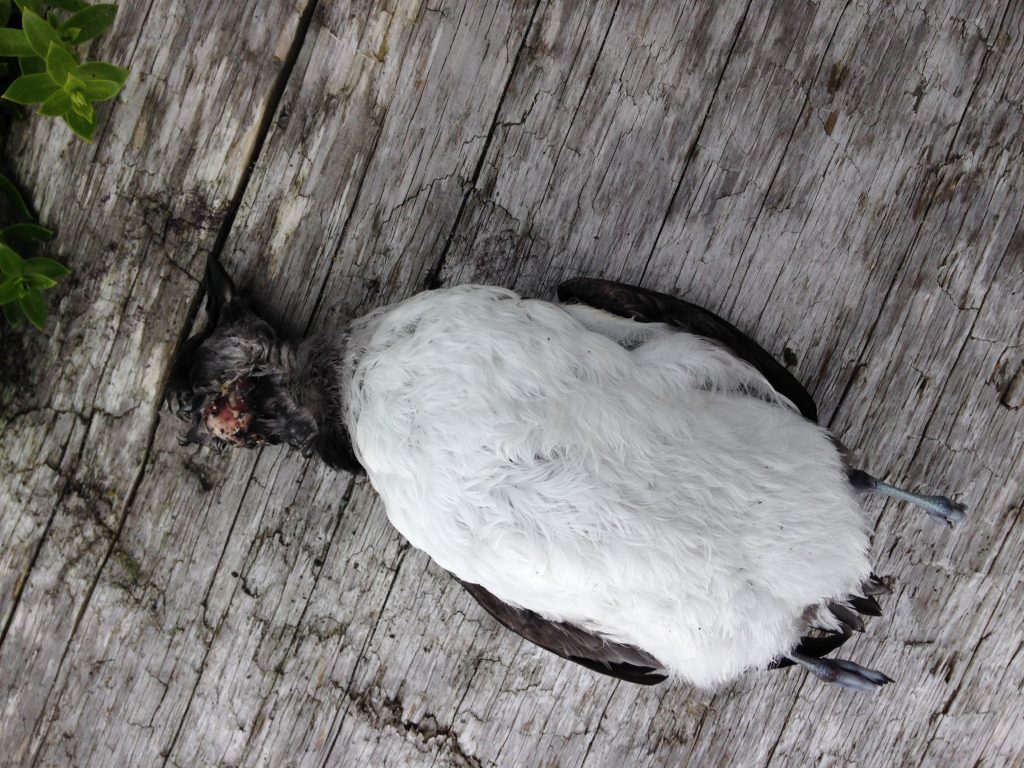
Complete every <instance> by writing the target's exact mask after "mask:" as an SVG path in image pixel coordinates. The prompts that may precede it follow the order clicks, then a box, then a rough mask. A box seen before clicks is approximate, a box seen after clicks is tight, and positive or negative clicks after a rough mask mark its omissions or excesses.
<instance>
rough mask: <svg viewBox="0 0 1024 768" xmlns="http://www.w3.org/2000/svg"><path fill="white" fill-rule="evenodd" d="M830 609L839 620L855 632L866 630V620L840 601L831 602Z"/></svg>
mask: <svg viewBox="0 0 1024 768" xmlns="http://www.w3.org/2000/svg"><path fill="white" fill-rule="evenodd" d="M828 609H829V610H830V611H831V612H832V615H833V616H835V617H836V618H837V619H839V621H840V622H841V623H842V624H844V625H846V626H847V627H849V628H850V629H852V630H853V631H854V632H863V631H864V622H863V621H861V618H860V616H858V615H857V614H856V613H855V612H854V611H853V610H851V609H850V608H847V607H846V606H845V605H842V604H840V603H829V604H828Z"/></svg>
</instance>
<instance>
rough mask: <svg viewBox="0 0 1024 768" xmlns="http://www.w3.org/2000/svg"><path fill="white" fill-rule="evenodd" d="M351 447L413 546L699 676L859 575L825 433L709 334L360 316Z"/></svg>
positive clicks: (544, 315) (732, 661)
mask: <svg viewBox="0 0 1024 768" xmlns="http://www.w3.org/2000/svg"><path fill="white" fill-rule="evenodd" d="M345 369H346V370H345V375H344V377H343V380H344V381H346V382H347V385H346V389H345V393H344V395H345V403H344V407H345V414H346V422H347V426H348V429H349V433H350V435H351V437H352V442H353V447H354V449H355V452H356V455H357V457H358V459H359V461H360V463H361V464H362V465H363V467H365V469H366V471H367V473H368V475H369V477H370V480H371V482H372V483H373V485H374V487H375V488H376V489H377V491H378V492H379V493H380V495H381V497H382V498H383V501H384V504H385V507H386V510H387V514H388V517H389V518H390V520H391V522H392V523H393V524H394V525H395V527H396V528H397V529H398V530H399V531H400V532H401V533H402V534H403V535H404V536H405V537H406V538H407V539H408V540H409V541H410V542H411V543H412V544H413V545H414V546H416V547H418V548H420V549H422V550H424V551H425V552H427V553H428V554H429V555H430V556H431V557H432V558H434V559H435V560H436V561H437V562H438V563H439V564H440V565H441V566H442V567H443V568H445V569H447V570H449V571H451V572H452V573H454V574H455V575H456V576H458V577H460V578H461V579H463V580H465V581H468V582H472V583H475V584H479V585H481V586H483V587H485V588H486V589H487V590H489V591H490V592H491V593H493V595H495V596H496V597H498V598H500V599H501V600H502V601H505V602H507V603H510V604H512V605H515V606H519V607H522V608H529V609H531V610H533V611H535V612H537V613H539V614H541V615H543V616H545V617H547V618H551V619H555V620H558V621H568V622H571V623H573V624H577V625H579V626H582V627H584V628H586V629H588V630H591V631H594V632H597V633H599V634H601V635H603V636H605V637H607V638H609V639H611V640H614V641H617V642H622V643H627V644H630V645H634V646H637V647H639V648H642V649H643V650H645V651H647V652H649V653H650V654H652V655H653V656H655V657H656V658H657V659H659V660H660V661H661V662H662V663H663V664H665V665H666V667H667V668H668V669H669V670H670V671H671V672H673V673H675V674H677V675H679V676H680V677H682V678H685V679H686V680H689V681H691V682H692V683H695V684H697V685H701V686H713V685H716V684H719V683H721V682H724V681H726V680H729V679H731V678H733V677H735V676H736V675H738V674H739V673H741V672H743V671H744V670H746V669H750V668H755V667H764V666H766V665H767V664H769V663H770V662H771V661H772V660H774V659H776V658H777V657H779V656H780V655H782V654H785V653H787V652H789V651H790V650H792V649H793V648H794V646H795V645H796V644H797V642H798V640H799V637H800V634H801V632H802V631H804V630H806V628H807V621H806V619H805V615H807V609H808V607H810V606H817V605H819V604H821V603H822V602H824V601H829V600H833V599H840V600H841V599H843V598H844V597H845V596H846V595H849V594H851V593H857V592H858V589H859V585H860V584H861V582H862V581H863V580H864V579H866V578H867V577H868V576H869V573H870V566H869V563H868V560H867V551H868V538H867V531H866V527H865V523H864V520H863V517H862V514H861V511H860V507H859V505H858V503H857V501H856V498H855V496H854V491H853V489H852V488H851V486H850V483H849V481H848V479H847V475H846V470H845V468H844V467H843V465H842V462H841V459H840V457H839V454H838V451H837V449H836V447H835V446H834V444H833V442H832V441H831V439H830V437H829V435H828V434H827V433H826V432H825V431H824V430H823V429H821V428H820V427H818V426H817V425H815V424H814V423H812V422H810V421H808V420H807V419H805V418H803V417H802V416H801V415H800V414H799V413H797V412H796V410H795V409H794V408H793V407H792V404H791V403H789V401H788V400H785V398H782V397H781V396H779V395H778V394H777V393H776V392H775V391H774V389H773V388H772V387H771V385H770V384H769V383H768V382H767V381H766V380H765V378H764V377H763V376H762V375H761V374H760V373H759V372H758V371H757V370H755V369H754V368H753V367H752V366H750V365H747V364H746V363H744V362H742V361H740V360H738V359H737V358H736V357H735V356H733V355H732V354H731V353H730V352H728V351H727V350H725V349H724V348H722V347H720V346H718V345H717V344H715V343H713V342H711V341H708V340H707V339H704V338H701V337H698V336H694V335H690V334H687V333H682V332H679V331H678V330H673V329H669V328H668V327H667V326H663V325H659V324H639V323H635V322H633V321H630V320H626V319H621V318H618V317H616V316H614V315H611V314H609V313H606V312H603V311H601V310H597V309H593V308H589V307H583V306H562V305H556V304H550V303H547V302H541V301H534V300H525V299H521V298H520V297H519V296H517V295H516V294H514V293H512V292H511V291H507V290H504V289H500V288H489V287H477V286H463V287H459V288H454V289H450V290H441V291H432V292H427V293H423V294H420V295H418V296H415V297H413V298H412V299H409V300H408V301H405V302H402V303H400V304H397V305H395V306H392V307H387V308H385V309H382V310H378V311H377V312H374V313H372V314H371V315H368V316H366V317H365V318H362V319H361V320H358V321H356V322H355V323H354V324H353V326H352V327H351V329H350V333H349V338H348V348H347V351H346V360H345Z"/></svg>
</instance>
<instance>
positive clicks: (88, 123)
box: [61, 109, 96, 141]
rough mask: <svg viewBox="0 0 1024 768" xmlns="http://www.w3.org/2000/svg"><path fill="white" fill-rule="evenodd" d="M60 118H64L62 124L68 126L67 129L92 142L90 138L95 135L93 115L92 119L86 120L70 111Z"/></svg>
mask: <svg viewBox="0 0 1024 768" xmlns="http://www.w3.org/2000/svg"><path fill="white" fill-rule="evenodd" d="M61 117H62V118H64V122H65V123H67V124H68V128H70V129H71V130H72V131H74V132H75V133H76V134H77V135H78V136H80V137H82V138H83V139H85V140H86V141H92V137H93V136H95V135H96V120H95V114H94V115H93V118H94V119H92V120H86V119H85V118H84V117H82V116H81V115H79V114H78V113H77V112H75V111H74V110H73V109H72V110H69V111H68V112H67V113H66V114H63V115H61Z"/></svg>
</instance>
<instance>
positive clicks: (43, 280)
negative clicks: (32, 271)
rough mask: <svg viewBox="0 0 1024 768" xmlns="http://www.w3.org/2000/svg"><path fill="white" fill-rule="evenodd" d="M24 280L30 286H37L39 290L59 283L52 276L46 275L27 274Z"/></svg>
mask: <svg viewBox="0 0 1024 768" xmlns="http://www.w3.org/2000/svg"><path fill="white" fill-rule="evenodd" d="M22 280H24V281H25V284H26V285H27V286H28V287H29V288H35V289H36V290H39V291H45V290H46V289H47V288H53V286H55V285H56V284H57V281H56V280H54V279H53V278H52V277H47V276H46V275H25V276H24V277H23V278H22Z"/></svg>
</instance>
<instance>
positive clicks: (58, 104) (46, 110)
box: [39, 90, 71, 117]
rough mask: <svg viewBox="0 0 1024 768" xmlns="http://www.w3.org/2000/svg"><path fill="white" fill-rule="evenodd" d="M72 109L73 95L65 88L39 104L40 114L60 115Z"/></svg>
mask: <svg viewBox="0 0 1024 768" xmlns="http://www.w3.org/2000/svg"><path fill="white" fill-rule="evenodd" d="M70 109H71V97H70V96H68V94H67V92H66V91H64V90H60V91H57V92H56V93H55V94H53V96H51V97H50V98H48V99H47V100H46V101H44V102H43V103H42V104H40V105H39V114H40V115H47V116H48V117H60V116H61V115H63V114H65V113H67V112H68V111H69V110H70Z"/></svg>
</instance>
